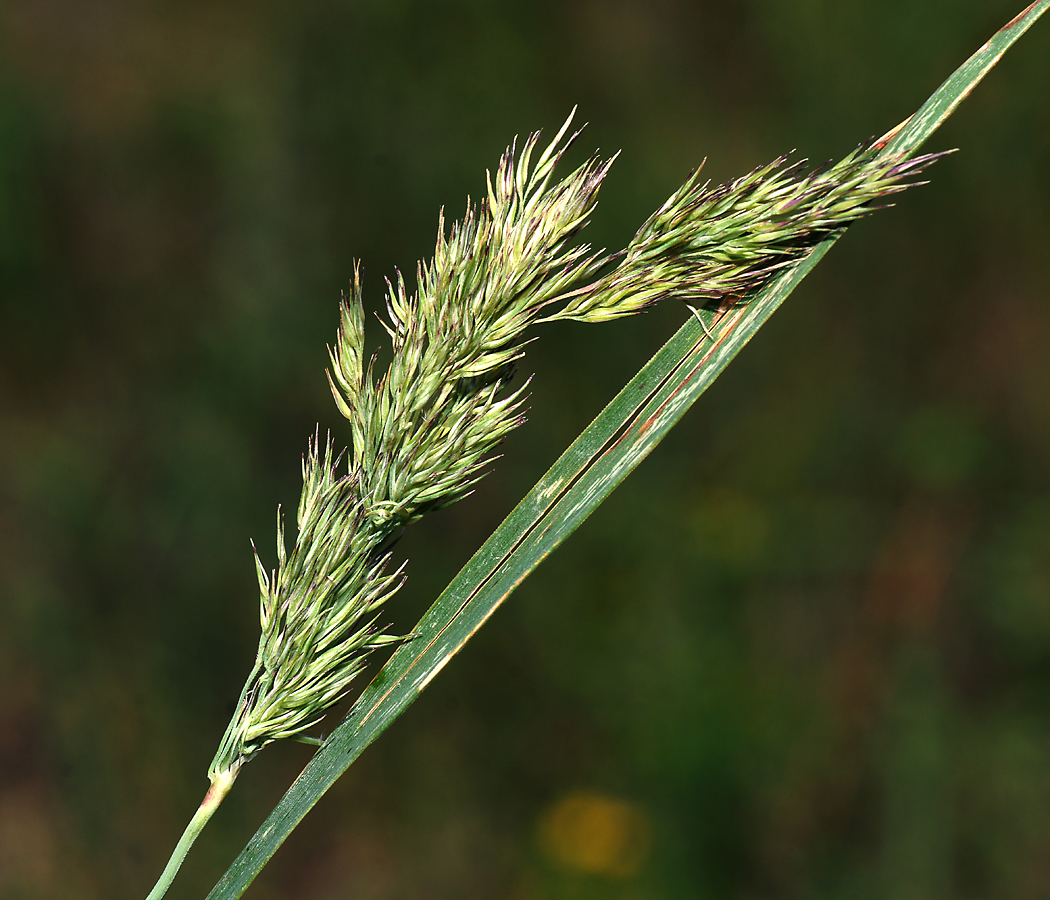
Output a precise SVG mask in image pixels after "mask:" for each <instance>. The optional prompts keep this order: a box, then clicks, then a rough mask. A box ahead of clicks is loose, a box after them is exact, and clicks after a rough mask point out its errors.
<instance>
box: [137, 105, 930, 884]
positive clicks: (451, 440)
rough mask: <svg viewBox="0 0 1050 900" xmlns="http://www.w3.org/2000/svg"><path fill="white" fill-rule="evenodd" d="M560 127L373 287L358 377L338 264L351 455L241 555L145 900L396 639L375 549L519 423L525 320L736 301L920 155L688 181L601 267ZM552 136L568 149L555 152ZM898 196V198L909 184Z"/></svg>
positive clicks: (855, 157)
mask: <svg viewBox="0 0 1050 900" xmlns="http://www.w3.org/2000/svg"><path fill="white" fill-rule="evenodd" d="M571 121H572V116H570V117H569V120H568V121H566V123H565V124H564V125H563V126H562V128H561V130H560V131H559V132H558V134H557V135H556V137H555V138H554V140H553V141H551V142H550V144H549V145H548V146H547V147H546V148H545V149H544V150H543V151H542V152H540V153H539V154H538V156H536V158H535V160H534V158H533V157H534V156H535V154H536V150H537V146H538V140H539V135H538V134H533V135H532V136H530V137H529V138H528V139H527V140H526V141H525V143H524V145H523V146H522V148H521V152H520V154H519V153H517V150H516V146H515V145H513V144H512V146H511V147H510V148H508V150H507V151H506V153H505V154H504V156H503V158H502V160H501V161H500V164H499V167H498V168H497V170H496V173H495V175H494V176H491V175H490V177H489V178H488V180H487V190H486V193H485V196H484V197H483V198H482V199H481V200H480V202H478V203H476V204H475V203H472V202H471V201H470V200H469V199H468V201H467V209H466V213H465V215H464V217H463V218H462V219H461V220H460V221H458V222H455V223H453V224H452V225H451V227H450V228H449V229H448V231H447V233H446V229H445V224H444V219H443V217H442V218H440V219H439V226H438V235H437V245H436V247H435V251H434V257H433V259H432V260H431V261H429V262H425V263H420V264H419V266H418V269H417V273H416V289H415V292H414V293H409V291H408V289H407V288H406V286H405V282H404V279H403V278H402V277H401V275H400V273H398V274H397V275H396V277H395V279H394V281H393V282H392V283H391V282H388V289H387V297H386V309H387V321H386V322H384V323H383V324H384V327H385V329H386V331H387V334H388V335H389V337H390V341H391V344H392V350H393V356H392V361H391V363H390V365H389V366H388V368H387V369H386V371H385V372H383V374H382V375H381V376H379V375H377V373H376V371H375V364H376V358H375V356H372V357H371V358H370V359H369V360H368V361H367V362H366V358H365V351H364V344H365V334H364V321H365V317H364V307H363V302H362V296H361V286H360V278H359V273H358V271H357V269H356V267H355V271H354V278H353V282H352V285H351V289H350V293H349V296H347V297H344V298H343V301H342V303H341V305H340V327H339V332H338V336H337V340H336V343H335V347H334V348H332V349H331V350H330V354H331V368H330V370H329V373H328V377H329V382H330V384H331V388H332V393H333V396H334V397H335V401H336V405H337V406H338V408H339V411H340V412H341V413H342V414H343V416H344V417H345V418H346V419H348V420H349V423H350V430H351V434H352V451H351V452H349V453H346V452H343V453H340V452H338V451H337V450H336V447H335V444H334V442H333V441H332V439H331V438H328V439H326V440H324V441H322V440H321V439H320V437H319V435H318V434H315V435H314V437H313V438H312V439H311V441H310V443H309V448H308V452H307V453H306V455H305V456H304V458H303V489H302V495H301V498H300V502H299V508H298V512H297V516H296V525H297V534H296V538H295V542H294V545H293V547H292V549H291V551H290V552H289V551H288V550H287V549H286V544H285V538H284V528H283V521H282V518H281V514H280V510H278V525H277V566H276V568H275V569H273V570H272V571H269V572H267V570H266V569H265V567H264V566H263V565H262V563H261V562H260V561H259V558H258V554H256V564H257V571H258V578H259V589H260V595H261V610H260V623H261V631H262V634H261V637H260V641H259V648H258V653H257V656H256V660H255V665H254V667H253V669H252V671H251V674H250V675H249V677H248V680H247V682H246V683H245V686H244V689H243V691H242V693H241V696H240V699H239V701H238V704H237V708H236V711H235V713H234V716H233V718H232V720H231V722H230V724H229V727H228V728H227V730H226V733H225V735H224V736H223V739H222V742H221V744H220V746H219V750H218V752H217V753H216V755H215V758H214V759H213V761H212V764H211V767H210V769H209V778H210V779H211V782H212V790H211V791H209V794H208V797H207V798H206V799H205V803H204V804H202V806H201V810H199V811H198V814H197V815H196V816H195V817H194V820H193V821H192V822H191V824H190V826H189V827H188V828H187V830H186V833H185V834H184V835H183V839H182V840H181V841H180V843H179V846H178V847H177V848H176V852H175V854H174V855H173V857H172V860H171V862H169V865H168V867H167V868H166V869H165V873H164V875H162V877H161V880H160V882H158V884H157V887H156V888H154V891H153V893H151V895H150V898H151V900H156V898H159V897H160V896H162V895H163V893H164V891H165V890H166V888H167V885H168V884H170V881H171V879H172V878H173V877H174V874H175V872H176V871H177V869H178V866H179V864H180V863H181V860H182V858H183V856H185V852H186V850H187V849H188V847H189V845H190V844H191V843H192V841H193V839H194V838H195V837H196V834H197V833H198V832H199V831H200V829H201V828H202V827H203V825H204V823H205V822H206V821H207V819H208V818H209V817H210V815H211V813H212V812H213V811H214V808H215V807H216V806H217V805H218V803H219V802H221V800H222V797H224V796H225V793H226V792H227V791H228V790H229V788H230V786H231V785H232V783H233V780H234V779H235V778H236V776H237V773H238V772H239V771H240V768H241V766H242V765H243V764H244V762H246V761H247V760H249V759H250V758H251V757H252V756H254V755H255V754H256V753H257V752H258V751H259V750H260V749H261V748H262V747H264V746H265V745H266V744H268V743H270V742H272V741H275V740H278V739H281V738H289V737H291V738H298V739H300V740H307V741H309V742H316V741H314V740H313V739H310V738H306V737H304V734H305V732H306V730H308V729H309V728H310V727H311V726H313V725H314V724H316V723H317V722H318V720H319V719H320V717H321V716H323V714H324V712H325V710H326V709H327V708H329V707H330V706H331V705H332V704H333V703H335V702H336V701H337V700H339V699H340V698H341V697H343V696H344V695H345V694H346V693H347V691H348V690H349V689H350V686H351V682H352V681H353V679H354V678H355V677H356V676H357V675H358V674H360V672H361V671H362V669H363V667H364V665H365V662H366V659H367V657H368V654H369V653H370V652H371V651H373V650H376V649H379V648H382V647H387V646H389V645H390V644H392V643H396V642H398V641H400V640H404V638H401V637H398V636H396V635H390V634H387V633H385V632H384V630H383V629H382V628H381V627H379V625H378V624H377V621H378V620H377V616H378V615H379V610H380V608H381V607H382V605H383V604H384V603H385V602H386V600H387V599H389V598H390V597H391V596H392V595H393V594H394V593H396V592H397V590H398V589H399V587H400V586H401V584H402V583H403V567H401V568H398V569H396V570H394V571H392V572H391V571H389V561H390V552H389V546H390V544H391V542H392V541H393V540H394V539H395V538H396V537H397V535H398V534H399V533H400V531H401V529H402V528H404V527H405V526H406V525H407V524H409V523H411V522H413V521H415V520H417V519H419V518H420V517H421V516H423V515H425V514H426V513H427V512H428V511H430V510H434V509H439V508H441V507H444V506H448V505H449V504H451V503H454V502H456V501H457V500H460V499H462V498H463V497H464V496H466V495H467V494H468V493H470V491H471V490H472V489H473V485H474V484H475V483H476V482H477V481H478V479H479V478H481V477H482V475H483V474H484V470H485V467H486V465H487V464H488V463H489V462H490V461H491V460H492V459H493V453H494V451H495V448H496V446H497V445H498V444H499V442H500V441H501V440H502V439H503V437H504V436H505V435H506V434H507V433H508V432H510V431H511V430H513V429H514V428H516V427H517V426H518V425H520V424H522V423H523V422H524V415H523V412H524V403H525V399H526V397H525V393H524V392H525V390H526V389H527V384H528V382H526V383H525V385H523V386H522V387H519V388H518V389H516V390H514V389H512V388H511V386H510V385H511V380H512V378H513V377H514V374H515V368H516V365H517V363H518V361H519V360H520V359H521V357H522V355H523V353H524V346H525V343H527V339H526V338H525V337H524V333H525V331H526V330H527V329H528V328H529V326H530V325H532V324H534V323H537V322H541V321H555V320H558V319H573V320H577V321H584V322H601V321H606V320H610V319H616V318H621V317H623V316H628V315H633V314H635V313H638V312H641V311H643V310H645V309H647V308H649V307H650V306H652V305H653V304H655V303H657V302H658V301H660V300H661V299H664V298H666V297H678V298H680V299H682V300H684V301H686V302H687V303H689V304H693V305H700V306H711V305H717V306H724V305H726V304H727V303H733V304H735V303H745V302H746V301H747V299H748V297H749V296H751V295H752V294H753V293H754V292H755V291H757V290H758V289H759V288H760V287H761V286H762V285H763V284H764V283H765V282H766V281H767V280H768V279H769V278H770V277H771V276H772V275H773V274H775V273H776V272H777V271H778V270H779V269H780V268H781V267H783V266H785V265H788V264H791V263H793V262H795V261H797V260H798V259H800V258H801V257H802V256H804V255H805V254H806V253H807V252H809V250H810V248H812V247H813V246H814V245H815V244H816V243H817V242H818V241H820V240H821V239H822V238H824V237H826V236H827V235H828V234H829V233H832V232H835V231H838V230H841V229H842V228H844V227H846V226H847V225H848V224H849V223H850V222H852V221H854V220H855V219H857V218H859V217H860V216H862V215H864V214H866V213H867V212H870V211H871V210H873V209H876V208H878V206H879V205H880V204H884V203H885V202H886V198H887V197H888V196H890V195H892V194H894V193H895V192H898V191H900V190H903V189H904V188H906V187H908V186H909V182H908V181H907V179H908V178H909V177H911V176H913V175H915V174H916V173H918V172H920V171H921V170H922V169H923V168H925V167H926V166H927V165H929V164H930V162H931V161H933V160H934V159H935V158H936V156H937V155H936V154H935V155H930V156H922V157H916V158H913V159H907V158H905V157H904V156H897V157H894V156H890V157H887V156H886V155H885V154H881V155H880V153H879V151H880V150H881V147H880V146H879V145H877V144H876V143H874V142H873V143H869V144H865V145H861V146H860V147H858V148H857V149H856V150H855V151H853V152H852V153H851V154H849V155H848V156H847V157H846V158H845V159H843V160H842V161H840V162H839V163H837V164H835V165H830V166H826V167H823V168H822V169H818V170H817V171H814V172H811V173H808V174H805V173H803V171H802V166H803V162H799V163H794V164H791V165H789V164H787V159H786V157H781V158H780V159H778V160H775V161H774V162H772V163H770V164H769V165H766V166H762V167H760V168H757V169H755V170H754V171H752V172H751V173H749V174H748V175H745V176H744V177H742V178H738V179H736V180H733V181H730V182H727V183H726V184H722V185H719V186H716V187H711V186H710V185H709V184H708V183H703V184H702V183H701V179H700V170H699V169H698V170H697V171H696V172H694V173H693V174H692V175H691V176H690V178H689V179H688V180H687V181H686V183H685V184H684V185H683V186H682V187H681V188H679V189H678V190H677V191H676V192H675V193H674V194H672V195H671V197H670V198H668V200H667V202H666V203H664V204H663V205H662V206H661V207H660V208H659V209H658V210H657V211H656V212H655V213H654V214H653V215H652V216H651V217H650V218H649V219H648V220H647V221H646V222H645V223H644V224H643V225H642V227H641V228H640V229H639V230H638V232H637V234H636V235H635V236H634V238H633V239H632V240H631V242H630V243H629V244H628V246H627V247H626V248H624V249H623V250H621V251H619V252H615V253H607V252H605V251H604V250H599V251H595V250H593V249H592V248H591V247H590V246H589V245H587V244H586V243H577V242H576V240H577V238H578V236H579V233H580V231H581V229H583V228H584V226H585V225H586V224H587V221H588V219H589V217H590V214H591V213H592V211H593V210H594V207H595V204H596V201H597V194H598V191H599V188H600V187H601V184H602V181H603V180H604V178H605V177H606V175H607V174H608V172H609V169H610V166H611V165H612V162H613V160H614V158H613V159H609V160H604V161H603V160H601V159H600V158H599V157H598V156H592V157H591V158H589V159H588V160H586V161H585V162H584V163H583V164H582V165H580V166H579V167H578V168H576V169H575V170H573V171H572V172H571V173H570V174H568V175H566V176H565V177H564V178H562V179H561V180H556V179H555V178H554V170H555V167H556V165H557V164H558V163H559V162H560V161H561V159H562V157H563V155H564V153H565V152H566V150H567V149H568V148H569V146H571V145H572V143H573V141H574V140H575V138H576V136H577V135H578V134H579V132H576V133H575V134H572V135H569V127H570V123H571ZM567 135H568V137H567ZM912 183H914V182H912Z"/></svg>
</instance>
